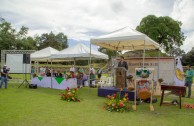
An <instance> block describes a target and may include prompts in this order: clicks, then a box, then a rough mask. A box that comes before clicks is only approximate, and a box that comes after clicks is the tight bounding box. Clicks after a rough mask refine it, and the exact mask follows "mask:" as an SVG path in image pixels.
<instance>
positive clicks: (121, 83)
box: [115, 67, 127, 88]
mask: <svg viewBox="0 0 194 126" xmlns="http://www.w3.org/2000/svg"><path fill="white" fill-rule="evenodd" d="M126 73H127V70H126V69H125V68H124V67H116V68H115V75H116V88H125V87H127V84H126Z"/></svg>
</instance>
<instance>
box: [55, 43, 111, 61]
mask: <svg viewBox="0 0 194 126" xmlns="http://www.w3.org/2000/svg"><path fill="white" fill-rule="evenodd" d="M89 57H90V48H89V47H87V46H85V45H84V44H82V43H78V44H76V45H75V46H73V47H69V48H66V49H64V50H62V51H59V52H58V53H56V54H53V55H52V56H51V58H52V59H74V58H76V59H88V58H89ZM91 57H92V58H98V59H108V56H107V55H106V54H104V53H101V52H99V51H96V50H92V49H91Z"/></svg>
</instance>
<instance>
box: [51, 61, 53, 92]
mask: <svg viewBox="0 0 194 126" xmlns="http://www.w3.org/2000/svg"><path fill="white" fill-rule="evenodd" d="M52 65H53V62H52V59H51V88H53V67H52Z"/></svg>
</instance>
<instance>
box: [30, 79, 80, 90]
mask: <svg viewBox="0 0 194 126" xmlns="http://www.w3.org/2000/svg"><path fill="white" fill-rule="evenodd" d="M31 83H32V84H37V86H39V87H45V88H54V89H66V88H67V87H69V88H71V89H72V88H77V79H76V78H69V79H65V78H58V77H42V76H39V77H34V78H32V80H31Z"/></svg>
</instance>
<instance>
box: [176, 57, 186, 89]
mask: <svg viewBox="0 0 194 126" xmlns="http://www.w3.org/2000/svg"><path fill="white" fill-rule="evenodd" d="M181 58H182V57H180V56H177V57H176V69H175V77H174V81H175V85H176V86H184V85H185V81H184V72H183V67H182V63H181V60H180V59H181Z"/></svg>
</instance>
